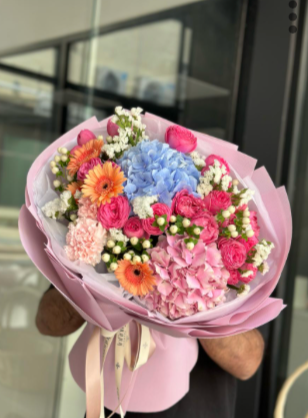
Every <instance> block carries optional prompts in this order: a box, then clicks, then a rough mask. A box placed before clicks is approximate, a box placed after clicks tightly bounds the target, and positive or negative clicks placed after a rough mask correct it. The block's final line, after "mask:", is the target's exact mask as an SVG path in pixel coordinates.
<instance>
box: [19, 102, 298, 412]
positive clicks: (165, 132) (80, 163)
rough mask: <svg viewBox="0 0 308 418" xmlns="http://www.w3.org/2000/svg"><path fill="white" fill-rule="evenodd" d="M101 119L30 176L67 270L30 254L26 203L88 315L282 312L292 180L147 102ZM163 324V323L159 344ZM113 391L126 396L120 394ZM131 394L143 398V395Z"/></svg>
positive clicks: (114, 319)
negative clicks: (280, 288)
mask: <svg viewBox="0 0 308 418" xmlns="http://www.w3.org/2000/svg"><path fill="white" fill-rule="evenodd" d="M93 125H94V126H93V127H92V129H90V128H91V127H90V126H89V127H88V128H89V129H88V128H87V129H86V130H85V129H79V128H78V129H77V128H76V129H75V131H74V132H73V133H72V134H67V137H65V138H63V139H60V140H58V141H57V142H58V143H59V148H58V152H57V154H56V153H55V152H54V151H55V146H53V149H50V150H49V149H48V150H46V151H45V155H44V153H43V154H42V156H41V157H39V159H38V160H37V163H36V164H34V166H33V167H32V168H31V170H30V174H29V178H28V192H29V195H28V196H27V200H28V205H27V206H28V208H29V210H30V211H31V213H32V214H33V216H34V217H35V219H36V220H37V222H38V226H39V228H40V229H41V230H42V231H43V233H44V234H45V235H46V237H47V239H48V242H47V248H46V254H47V257H48V258H49V260H50V261H51V263H52V265H53V266H54V268H55V269H56V271H57V274H58V279H53V280H52V278H51V276H52V274H51V273H50V272H46V266H45V264H44V263H43V264H44V265H43V264H42V262H39V261H38V259H37V258H36V257H35V256H34V254H33V252H31V249H30V246H31V243H30V241H31V240H30V239H29V237H27V238H26V237H25V234H23V233H22V232H23V230H24V229H25V228H26V226H25V222H24V223H23V222H22V219H23V218H26V216H27V215H26V213H25V212H24V211H23V212H22V214H23V215H22V218H21V233H22V238H23V242H24V245H25V247H26V249H28V252H29V255H30V257H31V258H32V259H34V261H35V262H36V264H37V265H38V267H39V268H40V269H41V270H42V271H43V272H44V273H45V275H46V276H47V277H48V278H49V279H50V280H52V281H53V282H54V283H55V285H56V286H57V287H58V288H59V290H61V291H62V293H63V294H64V295H65V296H66V297H67V298H68V299H69V300H70V301H71V302H72V303H73V304H75V307H76V308H77V309H79V312H80V313H81V314H82V315H83V317H84V318H85V319H87V320H88V321H89V322H91V323H92V324H95V325H97V326H99V327H100V328H103V329H104V330H105V331H106V330H108V331H114V330H115V331H117V330H118V329H120V328H121V327H122V326H123V325H125V324H127V323H129V322H130V321H131V320H132V319H135V320H137V322H138V324H143V325H147V326H150V327H151V328H152V329H156V330H158V331H163V332H164V333H167V334H170V335H174V336H194V337H202V338H205V337H209V338H211V337H212V338H214V337H219V336H225V335H233V334H236V333H239V332H243V331H245V330H249V329H252V328H253V327H255V326H259V325H261V324H262V323H264V322H267V321H268V320H270V319H272V318H274V317H275V316H276V315H277V314H278V313H279V312H280V310H281V309H282V307H283V305H282V302H281V301H279V300H274V299H269V298H268V296H269V295H270V293H271V291H272V290H273V288H274V286H275V284H276V283H277V280H278V278H279V275H280V272H281V269H282V267H283V265H284V262H285V259H286V256H287V252H288V249H289V245H290V235H291V230H290V213H289V207H288V203H287V199H286V196H285V192H284V190H282V189H280V190H279V191H278V192H277V191H276V189H275V188H274V187H273V185H272V183H271V182H270V180H269V178H268V176H267V174H266V172H265V170H262V169H261V171H259V172H258V171H257V172H255V174H254V175H253V168H254V164H255V161H254V160H252V159H250V158H249V157H247V156H244V155H243V154H240V153H239V152H237V151H236V149H235V148H234V146H232V145H231V144H227V143H224V142H223V141H219V140H215V139H213V138H211V137H208V136H204V135H202V134H198V133H193V132H190V131H189V130H187V129H185V128H182V127H179V126H175V125H172V124H170V123H168V122H166V121H164V120H161V119H159V118H157V117H154V116H151V115H145V116H143V115H141V109H140V108H137V109H132V110H131V111H130V112H129V111H126V110H123V109H122V108H116V114H115V115H114V116H113V117H112V118H111V119H109V120H108V121H103V122H102V123H101V124H100V125H98V124H95V122H93ZM95 125H96V126H95ZM57 145H58V144H57ZM51 147H52V146H51ZM51 147H50V148H51ZM48 160H49V165H50V168H49V167H47V161H48ZM50 170H51V171H50ZM256 174H257V175H256ZM51 182H52V183H53V188H54V191H53V190H52V188H50V184H51ZM29 189H30V190H29ZM31 189H32V190H33V191H31ZM55 192H56V193H57V197H55ZM254 193H255V194H254ZM50 197H52V199H50ZM271 200H272V202H271ZM50 218H51V219H50ZM55 220H57V222H55ZM27 240H28V241H27ZM274 246H275V247H276V248H275V250H274V251H273V253H272V254H271V251H272V250H273V249H274ZM44 257H45V258H46V255H44ZM72 278H74V280H72ZM82 295H83V296H84V299H83V296H82ZM102 303H103V304H104V305H103V306H102ZM124 312H125V313H124ZM158 334H159V333H156V331H152V338H153V339H154V340H155V341H156V342H157V341H158V340H159V338H161V337H160V336H161V334H160V335H158ZM103 335H104V336H105V340H107V341H108V333H106V332H103ZM117 335H118V334H117ZM155 337H156V338H155ZM84 338H86V337H84ZM88 338H89V337H88ZM141 338H142V337H141ZM164 338H169V340H168V339H167V340H166V341H168V344H169V348H168V351H170V352H171V351H172V348H171V345H172V342H171V340H170V337H167V336H165V337H164ZM139 340H140V338H139ZM182 341H183V344H182V346H180V345H179V344H178V345H177V350H178V352H179V353H182V354H183V353H184V352H186V353H187V352H189V350H190V352H191V357H192V360H193V359H195V356H196V353H195V345H192V343H193V341H191V340H182ZM193 347H194V348H193ZM141 351H142V350H141ZM158 351H159V348H158V349H156V352H158ZM156 352H155V354H156ZM165 355H167V353H165ZM154 357H155V356H154ZM154 357H153V359H151V363H152V364H153V365H154ZM107 360H108V357H107ZM107 360H106V361H107ZM157 362H158V360H157ZM192 363H193V361H192ZM161 364H167V363H166V359H165V358H164V357H163V356H162V355H161ZM161 364H160V370H161V367H162V365H161ZM168 365H169V367H171V366H170V363H168ZM155 366H156V367H157V363H156V364H155ZM149 367H150V363H148V364H146V365H145V366H144V367H143V368H142V369H141V370H140V372H139V373H141V371H143V370H145V373H146V371H148V373H149ZM191 367H192V365H188V367H187V369H186V370H185V371H184V373H185V374H187V373H189V370H190V368H191ZM133 368H134V367H133ZM107 371H108V370H107ZM110 373H111V372H110ZM124 375H125V370H124ZM144 376H145V375H144ZM174 376H175V378H176V374H175V373H174ZM124 378H125V376H124ZM124 380H125V379H124ZM141 380H142V379H141ZM135 386H138V382H137V381H136V382H135ZM162 389H163V388H162ZM183 390H184V389H183V388H179V390H178V393H177V394H176V395H175V398H178V396H179V395H180V393H182V392H183ZM106 398H107V400H108V402H109V403H110V405H112V408H115V406H117V405H118V402H117V400H116V399H114V394H109V393H107V397H106ZM109 398H110V399H109ZM130 401H131V402H130V403H131V404H134V402H135V404H136V405H137V404H138V401H137V400H136V401H134V397H133V393H132V395H131V399H130ZM140 402H141V401H140V400H139V406H138V408H139V409H140V408H141V409H142V408H143V407H140ZM162 402H165V403H164V405H166V404H167V405H170V402H173V400H172V399H171V397H170V396H169V399H168V400H167V395H166V396H165V398H164V400H162ZM171 404H172V403H171ZM156 407H157V406H153V407H152V406H151V405H149V402H148V404H147V406H146V407H145V408H150V409H149V410H156V409H155V408H156ZM153 408H154V409H153Z"/></svg>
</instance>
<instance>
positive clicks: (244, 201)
mask: <svg viewBox="0 0 308 418" xmlns="http://www.w3.org/2000/svg"><path fill="white" fill-rule="evenodd" d="M254 194H255V191H254V190H251V189H247V190H246V191H245V192H244V193H242V194H241V200H240V203H239V206H242V205H247V204H248V202H249V201H250V200H251V199H252V198H253V195H254Z"/></svg>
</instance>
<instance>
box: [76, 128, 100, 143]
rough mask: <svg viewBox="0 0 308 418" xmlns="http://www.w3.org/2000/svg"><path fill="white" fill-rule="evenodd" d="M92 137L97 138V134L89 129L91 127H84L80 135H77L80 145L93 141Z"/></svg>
mask: <svg viewBox="0 0 308 418" xmlns="http://www.w3.org/2000/svg"><path fill="white" fill-rule="evenodd" d="M91 139H96V135H94V133H93V132H91V131H89V129H83V130H82V131H80V132H79V135H78V137H77V144H78V145H79V146H82V145H84V144H86V143H87V142H89V141H91Z"/></svg>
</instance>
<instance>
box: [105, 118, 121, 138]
mask: <svg viewBox="0 0 308 418" xmlns="http://www.w3.org/2000/svg"><path fill="white" fill-rule="evenodd" d="M111 119H112V118H110V119H109V120H108V123H107V132H108V135H110V136H115V135H118V133H119V126H118V125H117V124H116V123H113V122H112V120H111Z"/></svg>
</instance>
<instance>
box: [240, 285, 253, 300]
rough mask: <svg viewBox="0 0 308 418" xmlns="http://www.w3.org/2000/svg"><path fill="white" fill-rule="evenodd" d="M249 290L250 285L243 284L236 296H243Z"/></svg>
mask: <svg viewBox="0 0 308 418" xmlns="http://www.w3.org/2000/svg"><path fill="white" fill-rule="evenodd" d="M249 292H250V286H249V285H248V284H244V290H243V291H242V292H241V293H238V294H237V297H238V298H241V297H243V296H246V295H248V293H249Z"/></svg>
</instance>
